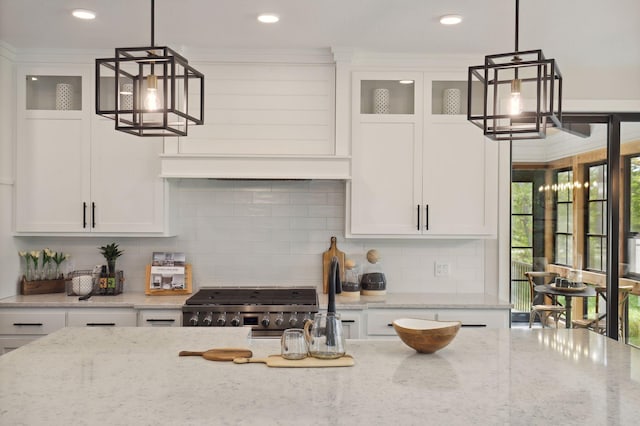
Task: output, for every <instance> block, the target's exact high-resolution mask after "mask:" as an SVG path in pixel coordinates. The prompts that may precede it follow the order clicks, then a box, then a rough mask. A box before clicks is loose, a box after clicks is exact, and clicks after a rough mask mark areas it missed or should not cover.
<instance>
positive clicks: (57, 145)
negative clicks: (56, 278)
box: [15, 65, 169, 235]
mask: <svg viewBox="0 0 640 426" xmlns="http://www.w3.org/2000/svg"><path fill="white" fill-rule="evenodd" d="M92 71H93V67H92V66H91V65H73V66H71V65H69V66H65V65H56V66H55V67H44V66H40V65H38V66H35V65H34V66H20V67H19V69H18V76H17V79H18V114H17V120H18V123H17V146H16V157H17V164H16V192H15V196H16V198H15V228H16V233H18V234H23V235H52V234H58V235H67V234H68V235H83V234H89V233H104V234H132V233H135V234H137V233H139V234H145V235H146V234H158V235H164V234H166V233H167V232H168V231H169V230H168V227H167V216H166V214H167V211H168V209H167V203H168V198H167V195H168V194H167V185H168V184H167V183H165V182H164V181H163V180H162V179H161V178H160V177H159V175H160V160H159V158H158V157H159V154H161V152H162V139H160V138H136V137H134V136H130V135H127V134H124V133H121V132H116V130H115V129H114V123H113V121H111V120H107V119H103V118H101V117H98V116H96V115H95V114H94V112H93V108H92V106H91V100H92V99H93V96H92V93H93V90H92V86H93V80H92Z"/></svg>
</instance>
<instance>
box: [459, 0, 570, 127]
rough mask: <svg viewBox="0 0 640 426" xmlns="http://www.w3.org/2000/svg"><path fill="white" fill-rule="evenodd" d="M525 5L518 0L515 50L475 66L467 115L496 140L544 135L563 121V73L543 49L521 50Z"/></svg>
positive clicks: (486, 58)
mask: <svg viewBox="0 0 640 426" xmlns="http://www.w3.org/2000/svg"><path fill="white" fill-rule="evenodd" d="M519 9H520V1H519V0H516V28H515V29H516V37H515V52H510V53H500V54H497V55H488V56H485V59H484V65H478V66H473V67H469V81H468V100H467V120H469V121H471V122H472V123H473V124H475V125H476V126H478V127H480V128H481V129H483V131H484V134H485V136H487V137H488V138H491V139H494V140H516V139H542V138H544V137H546V128H547V125H549V126H557V127H560V126H561V119H562V75H561V74H560V70H559V69H558V66H557V65H556V62H555V60H554V59H546V58H545V57H544V54H543V53H542V50H527V51H523V52H520V51H518V25H519V22H518V20H519ZM480 101H482V104H481V105H480V104H479V102H480Z"/></svg>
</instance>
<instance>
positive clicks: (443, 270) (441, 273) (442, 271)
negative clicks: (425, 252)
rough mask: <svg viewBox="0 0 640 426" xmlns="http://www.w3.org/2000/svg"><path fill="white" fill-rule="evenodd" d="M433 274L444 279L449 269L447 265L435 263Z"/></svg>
mask: <svg viewBox="0 0 640 426" xmlns="http://www.w3.org/2000/svg"><path fill="white" fill-rule="evenodd" d="M435 269H436V270H435V274H436V277H446V276H449V272H450V269H451V268H450V267H449V264H448V263H440V262H436V268H435Z"/></svg>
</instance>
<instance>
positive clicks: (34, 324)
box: [13, 322, 43, 327]
mask: <svg viewBox="0 0 640 426" xmlns="http://www.w3.org/2000/svg"><path fill="white" fill-rule="evenodd" d="M13 325H14V326H16V327H42V326H43V324H42V323H41V322H14V323H13Z"/></svg>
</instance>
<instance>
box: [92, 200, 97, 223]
mask: <svg viewBox="0 0 640 426" xmlns="http://www.w3.org/2000/svg"><path fill="white" fill-rule="evenodd" d="M91 227H92V228H95V227H96V203H94V202H92V203H91Z"/></svg>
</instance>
